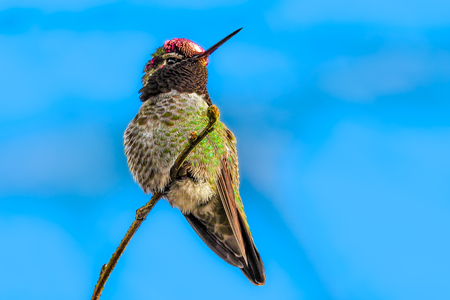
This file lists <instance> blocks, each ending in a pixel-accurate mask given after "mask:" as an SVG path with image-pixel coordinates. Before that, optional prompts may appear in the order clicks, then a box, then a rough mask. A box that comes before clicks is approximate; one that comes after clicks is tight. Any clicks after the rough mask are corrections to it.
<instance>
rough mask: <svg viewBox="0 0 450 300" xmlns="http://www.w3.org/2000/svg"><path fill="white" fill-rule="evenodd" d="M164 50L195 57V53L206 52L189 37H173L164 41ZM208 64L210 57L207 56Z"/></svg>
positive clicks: (206, 61)
mask: <svg viewBox="0 0 450 300" xmlns="http://www.w3.org/2000/svg"><path fill="white" fill-rule="evenodd" d="M163 48H164V51H165V52H166V53H170V52H175V53H180V54H181V55H183V56H185V57H193V56H194V55H198V54H201V53H203V52H205V50H204V49H203V48H202V47H200V46H199V45H197V44H196V43H194V42H193V41H191V40H188V39H179V38H176V39H171V40H168V41H165V42H164V46H163ZM205 59H206V60H205V63H206V65H207V64H208V58H205Z"/></svg>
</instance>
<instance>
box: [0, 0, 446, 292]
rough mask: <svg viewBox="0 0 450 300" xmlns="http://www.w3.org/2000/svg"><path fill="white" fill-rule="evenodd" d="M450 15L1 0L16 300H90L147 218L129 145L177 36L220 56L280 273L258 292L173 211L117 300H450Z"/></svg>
mask: <svg viewBox="0 0 450 300" xmlns="http://www.w3.org/2000/svg"><path fill="white" fill-rule="evenodd" d="M449 16H450V4H449V3H448V1H444V0H429V1H424V0H413V1H406V0H395V1H387V0H365V1H359V2H358V1H351V0H341V1H331V0H316V1H312V0H280V1H256V0H226V1H225V0H219V1H206V0H200V1H189V2H187V1H181V0H167V1H144V0H131V1H115V0H89V1H88V0H67V1H55V0H33V1H32V0H2V1H1V2H0V101H1V102H0V105H1V106H0V236H1V243H0V298H1V299H11V300H22V299H33V300H40V299H45V300H51V299H65V300H72V299H90V296H91V293H92V291H93V287H94V284H95V282H96V281H97V278H98V274H99V270H100V267H101V265H102V264H104V263H106V262H107V261H108V259H109V258H110V256H111V254H112V253H113V251H114V250H115V248H116V247H117V245H118V244H119V242H120V240H121V239H122V237H123V235H124V234H125V232H126V230H127V229H128V226H129V225H130V224H131V222H132V221H133V219H134V215H135V210H136V209H137V208H139V207H140V206H142V205H144V204H145V203H146V202H147V201H148V200H149V199H150V196H149V195H144V194H143V192H142V191H141V190H140V188H139V186H138V185H137V184H136V183H134V182H133V180H132V177H131V175H130V174H129V171H128V168H127V164H126V159H125V156H124V154H123V146H122V134H123V132H124V130H125V128H126V126H127V124H128V122H129V121H130V120H131V119H132V118H133V117H134V115H135V114H136V112H137V111H138V109H139V107H140V104H141V102H140V101H139V94H138V92H137V91H138V90H139V88H140V78H141V76H142V70H143V67H144V65H145V63H146V62H147V60H148V59H149V58H150V57H151V54H152V53H153V52H154V50H155V49H156V48H157V47H159V46H161V45H162V44H163V42H164V41H165V40H167V39H171V38H175V37H183V38H189V39H191V40H193V41H195V42H197V43H198V44H199V45H201V46H202V47H204V48H207V47H209V46H211V45H213V44H214V43H215V42H217V41H219V40H220V39H221V38H223V37H225V36H226V35H227V34H229V33H231V32H232V31H234V30H236V29H237V28H240V27H244V29H243V30H242V31H241V32H240V33H239V34H238V35H236V36H235V37H233V39H231V40H230V41H229V42H228V43H226V44H225V45H224V46H223V47H222V48H220V49H219V50H218V51H217V52H215V53H214V54H213V55H212V56H211V59H210V64H209V74H210V76H209V92H210V95H211V98H212V99H213V102H214V103H215V104H216V105H217V106H218V107H219V108H220V111H221V118H222V120H223V121H224V122H225V123H226V124H227V125H228V126H229V127H230V128H231V129H232V130H233V132H234V133H235V135H236V137H237V139H238V151H239V156H240V166H241V171H240V174H241V182H242V185H241V195H242V198H243V199H244V204H245V208H246V212H247V215H248V219H249V222H250V226H251V229H252V231H253V235H254V239H255V241H256V244H257V246H258V249H259V250H260V252H261V255H262V257H263V259H264V262H265V265H266V275H267V283H266V285H265V286H263V287H255V286H253V285H252V284H251V283H250V282H248V281H247V279H246V278H245V277H244V275H243V274H241V272H240V271H239V270H238V269H236V268H233V267H231V266H229V265H227V264H226V263H225V262H223V261H222V260H221V259H220V258H218V257H217V256H216V255H215V254H214V253H213V252H212V251H210V250H209V249H208V248H207V247H206V246H205V245H204V244H203V243H202V241H201V240H200V238H198V237H197V235H196V234H195V233H194V231H193V230H192V229H191V228H190V226H189V225H188V223H187V222H186V221H185V219H184V218H183V216H182V215H181V214H180V213H179V212H178V211H177V210H174V209H172V208H171V207H170V205H169V204H168V203H167V202H160V203H159V204H158V205H157V206H156V208H155V209H154V210H153V211H152V212H151V214H150V216H149V218H148V219H147V221H145V222H144V223H143V225H142V227H141V229H140V230H139V231H138V232H137V234H136V235H135V237H134V238H133V240H132V241H131V243H130V245H129V247H128V248H127V250H126V251H125V254H124V255H123V257H122V259H121V260H120V261H119V263H118V265H117V268H116V269H115V271H114V272H113V273H112V276H111V278H110V280H109V281H108V283H107V284H106V288H105V290H104V293H103V296H102V299H105V300H106V299H111V300H118V299H337V300H341V299H370V300H376V299H388V300H390V299H450V255H449V253H450V241H449V229H450V184H449V181H450V102H449V100H450V99H449V96H450V85H449V82H450V38H449V37H450V18H449Z"/></svg>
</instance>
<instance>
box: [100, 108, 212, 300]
mask: <svg viewBox="0 0 450 300" xmlns="http://www.w3.org/2000/svg"><path fill="white" fill-rule="evenodd" d="M207 114H208V118H209V122H208V125H207V126H206V127H205V129H203V131H202V132H201V133H200V135H198V136H197V133H196V132H191V134H190V136H189V143H188V145H187V146H186V148H185V149H184V150H183V151H182V152H181V153H180V155H178V157H177V159H176V160H175V163H174V164H173V166H172V168H171V169H170V179H171V182H170V183H169V184H168V185H167V186H166V188H165V189H164V191H162V192H156V193H155V194H153V196H152V198H151V199H150V201H149V202H148V203H147V204H146V205H144V206H143V207H141V208H139V209H138V210H136V218H135V219H134V221H133V223H132V224H131V226H130V228H129V229H128V231H127V233H126V234H125V237H124V238H123V239H122V241H121V242H120V245H119V247H117V249H116V251H115V252H114V254H113V255H112V256H111V258H110V260H109V262H108V263H107V264H105V265H103V266H102V268H101V270H100V275H99V278H98V281H97V284H96V285H95V288H94V293H93V294H92V298H91V300H98V299H99V298H100V295H101V294H102V291H103V288H104V286H105V284H106V281H107V280H108V278H109V275H111V272H112V271H113V270H114V267H115V266H116V264H117V262H118V261H119V258H120V256H121V255H122V253H123V252H124V251H125V248H126V247H127V245H128V243H129V242H130V240H131V238H132V237H133V235H134V234H135V233H136V231H137V230H138V229H139V227H140V226H141V223H142V222H143V221H144V220H145V219H146V218H147V215H148V214H149V213H150V211H151V210H152V208H153V207H154V206H155V204H156V203H157V202H158V201H159V200H160V199H161V198H162V197H163V196H164V194H165V193H166V192H167V191H168V190H169V188H170V185H171V183H172V182H173V181H174V180H175V179H176V177H177V174H178V170H179V169H180V167H181V165H182V164H183V162H184V161H185V160H186V158H187V157H188V156H189V154H190V153H191V152H192V150H194V148H195V147H196V146H197V145H198V144H199V143H200V142H201V141H202V140H203V139H204V138H205V137H206V136H207V135H208V134H209V133H210V132H211V131H213V130H214V125H215V124H216V123H217V121H218V120H219V109H218V108H217V107H216V106H215V105H211V106H210V107H208V111H207Z"/></svg>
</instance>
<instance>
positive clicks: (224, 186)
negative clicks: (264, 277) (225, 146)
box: [217, 159, 247, 264]
mask: <svg viewBox="0 0 450 300" xmlns="http://www.w3.org/2000/svg"><path fill="white" fill-rule="evenodd" d="M217 181H218V182H217V183H218V184H217V188H218V191H219V197H220V200H221V202H222V205H223V207H224V209H225V212H226V214H227V218H228V222H230V225H231V230H232V231H233V234H234V238H235V239H236V241H237V243H238V246H239V249H240V250H241V254H242V257H243V258H244V261H245V263H246V264H247V256H246V255H245V246H244V241H243V240H242V232H241V226H240V224H239V219H238V214H239V212H238V210H237V207H236V200H235V198H234V197H235V196H234V190H233V184H232V183H231V175H230V171H229V169H228V163H227V160H226V159H224V160H222V171H221V174H220V175H219V178H218V180H217Z"/></svg>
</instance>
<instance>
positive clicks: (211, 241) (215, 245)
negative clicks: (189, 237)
mask: <svg viewBox="0 0 450 300" xmlns="http://www.w3.org/2000/svg"><path fill="white" fill-rule="evenodd" d="M184 216H185V217H186V219H187V220H188V222H189V224H191V226H192V228H194V230H195V232H196V233H197V234H198V236H199V237H200V238H201V239H202V240H203V242H204V243H205V244H206V245H207V246H208V247H209V248H210V249H211V250H212V251H214V253H216V254H217V255H218V256H219V257H220V258H221V259H223V260H224V261H226V262H227V263H229V264H230V265H232V266H234V267H238V268H243V267H244V265H243V264H242V262H241V261H240V260H239V259H238V258H237V257H236V254H234V253H233V252H231V251H230V249H228V248H227V247H226V246H225V245H224V244H223V242H222V241H220V240H218V239H217V237H215V236H214V234H213V233H211V231H209V230H208V229H207V228H206V226H205V225H204V224H203V223H202V222H201V221H200V220H199V219H197V218H196V217H195V216H194V215H193V214H186V215H184Z"/></svg>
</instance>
